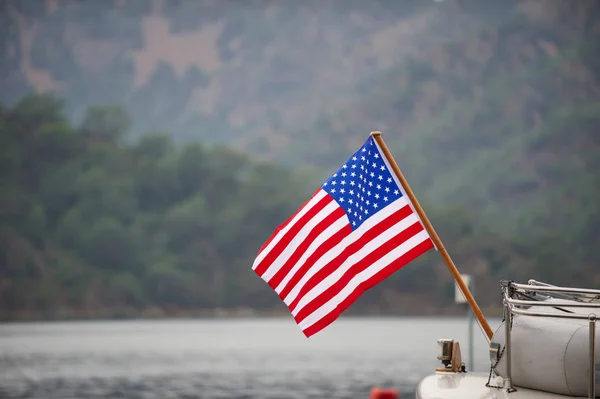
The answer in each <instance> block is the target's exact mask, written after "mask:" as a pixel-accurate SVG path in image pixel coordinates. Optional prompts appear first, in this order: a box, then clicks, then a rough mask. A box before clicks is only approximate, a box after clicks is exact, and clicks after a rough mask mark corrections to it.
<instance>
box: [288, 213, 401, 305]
mask: <svg viewBox="0 0 600 399" xmlns="http://www.w3.org/2000/svg"><path fill="white" fill-rule="evenodd" d="M411 214H412V209H411V208H410V206H408V205H405V206H403V207H402V208H400V209H398V210H397V211H396V212H394V213H392V214H391V215H390V216H388V217H387V218H385V219H383V220H382V221H381V222H379V223H378V224H376V225H375V226H373V227H372V228H371V229H369V230H367V231H365V233H364V234H363V235H362V236H361V237H360V238H359V239H358V240H356V241H355V242H353V243H352V244H350V245H348V246H347V247H346V248H344V250H343V251H342V252H341V253H340V254H339V255H338V256H337V257H335V258H334V259H332V260H331V261H330V262H329V263H328V264H327V265H325V266H324V267H323V268H322V269H321V270H319V271H318V272H316V273H315V274H314V275H313V276H312V277H311V278H310V279H309V280H308V281H307V282H306V284H304V286H303V287H302V289H300V292H299V293H298V295H297V296H296V298H295V299H294V300H293V301H292V303H290V305H289V308H290V310H291V311H294V309H295V308H296V306H298V302H300V300H301V299H302V297H303V296H304V295H306V294H307V293H308V292H309V291H310V290H312V289H313V288H314V287H315V286H316V285H317V284H319V283H320V282H321V281H323V280H324V279H325V278H327V277H328V276H329V275H330V274H331V273H333V272H334V271H336V270H337V269H338V267H340V266H341V265H342V263H344V262H345V261H346V259H348V258H349V257H350V256H352V255H354V254H355V253H356V252H358V251H360V250H361V249H362V248H363V247H364V246H365V245H366V244H367V243H369V242H370V241H371V240H373V239H375V238H376V237H377V236H379V235H380V234H381V233H383V232H384V231H386V230H387V229H389V228H390V227H392V226H393V225H395V224H396V223H398V222H400V221H402V220H403V219H405V218H406V217H408V216H410V215H411Z"/></svg>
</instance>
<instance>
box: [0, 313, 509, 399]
mask: <svg viewBox="0 0 600 399" xmlns="http://www.w3.org/2000/svg"><path fill="white" fill-rule="evenodd" d="M489 322H490V324H491V326H492V328H493V329H495V328H496V327H497V326H498V325H499V323H500V320H496V319H493V320H490V321H489ZM467 334H468V330H467V319H466V317H465V318H440V319H434V318H341V319H338V320H337V321H335V322H334V323H333V324H332V325H330V326H329V327H327V328H326V329H325V330H323V331H321V332H320V333H318V334H317V335H315V336H313V337H311V338H310V339H307V338H305V337H304V335H302V333H301V332H300V330H299V328H298V327H297V326H296V324H295V323H294V321H293V320H292V319H291V317H289V318H278V319H228V320H223V319H217V320H151V321H93V322H63V323H30V324H25V323H23V324H17V323H15V324H0V397H1V398H40V399H41V398H144V399H146V398H148V399H150V398H156V399H169V398H210V399H213V398H214V399H218V398H245V399H255V398H320V399H323V398H368V396H369V392H370V390H371V388H372V387H374V386H387V387H394V388H396V389H398V390H399V391H400V396H401V397H402V398H410V397H414V396H413V395H414V390H415V387H416V385H417V383H418V382H419V380H420V379H421V378H422V377H424V376H425V375H427V374H429V373H431V372H432V371H433V369H434V368H435V367H438V360H437V359H436V340H437V339H438V338H453V339H457V340H459V341H460V342H461V349H462V353H463V360H464V361H468V349H467V348H468V346H467V336H468V335H467ZM473 337H474V349H475V350H474V354H475V362H474V363H475V365H474V368H475V369H476V370H485V371H487V370H488V364H489V360H488V356H487V343H486V340H485V338H484V336H483V334H482V333H481V332H480V329H479V327H478V325H477V324H476V323H475V324H474V326H473Z"/></svg>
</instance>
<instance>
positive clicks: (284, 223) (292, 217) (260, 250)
mask: <svg viewBox="0 0 600 399" xmlns="http://www.w3.org/2000/svg"><path fill="white" fill-rule="evenodd" d="M319 191H321V189H320V188H319V189H318V190H317V191H315V192H314V193H313V195H312V196H311V197H310V198H309V199H308V200H307V201H306V202H304V204H302V206H301V207H300V208H298V210H297V211H296V212H294V214H293V215H292V216H290V217H289V218H288V219H287V220H286V221H285V222H283V223H282V224H280V225H279V226H278V227H277V228H276V229H275V231H274V232H273V234H271V236H270V237H269V238H268V239H267V241H266V242H265V243H264V244H263V245H262V247H260V249H259V250H258V253H257V254H256V257H258V255H260V253H261V252H262V251H263V250H264V249H265V248H266V247H267V246H268V245H269V244H270V243H271V241H273V239H274V238H275V237H276V236H277V233H279V231H281V230H282V229H284V228H285V227H286V226H287V225H288V224H290V222H291V221H292V219H294V218H295V217H296V215H297V214H298V213H300V211H301V210H302V209H303V208H304V207H305V206H306V204H308V203H309V202H310V201H311V200H312V199H313V198H314V197H315V195H317V193H318V192H319Z"/></svg>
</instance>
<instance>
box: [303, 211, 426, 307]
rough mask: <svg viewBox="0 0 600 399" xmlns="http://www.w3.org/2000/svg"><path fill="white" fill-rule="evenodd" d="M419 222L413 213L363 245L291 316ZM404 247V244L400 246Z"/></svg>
mask: <svg viewBox="0 0 600 399" xmlns="http://www.w3.org/2000/svg"><path fill="white" fill-rule="evenodd" d="M418 221H419V218H418V217H417V215H415V214H414V213H411V214H410V215H408V216H407V217H405V218H404V219H402V220H401V221H399V222H398V223H396V224H394V225H393V226H391V227H390V228H388V229H387V230H385V231H384V232H382V233H381V234H379V235H378V236H377V237H375V238H373V239H372V240H371V241H369V242H368V243H366V244H365V246H363V247H362V248H361V249H360V250H359V251H357V252H355V253H354V254H352V255H351V256H350V257H348V258H347V259H346V260H345V261H344V263H342V264H341V265H340V267H338V268H337V269H336V270H335V271H334V272H333V273H331V274H330V275H328V276H327V277H325V278H324V279H323V280H321V281H320V282H319V284H317V285H315V286H314V287H313V288H312V289H311V290H310V291H309V292H307V293H306V295H304V296H303V297H302V299H301V300H300V302H298V306H296V308H295V309H294V310H293V311H292V315H294V316H296V315H297V314H298V312H300V311H301V310H302V308H304V307H305V306H306V305H308V304H309V303H310V302H311V301H312V300H314V299H315V298H317V297H318V296H319V295H321V294H322V293H323V292H325V291H326V290H327V289H329V288H330V287H331V286H332V285H334V284H335V283H337V282H338V281H339V280H340V279H341V278H342V276H343V275H344V274H346V272H347V271H348V270H350V268H351V267H352V266H354V265H355V264H356V263H357V262H359V261H360V260H361V259H363V258H365V257H366V256H368V255H369V254H370V253H371V252H373V251H375V250H376V249H377V248H379V247H381V246H382V245H383V244H385V243H386V242H388V241H389V240H390V239H392V238H394V237H395V236H397V235H398V234H400V233H401V232H403V231H404V230H406V229H407V228H409V227H410V226H412V225H413V224H415V223H416V222H418ZM402 245H404V243H403V244H402Z"/></svg>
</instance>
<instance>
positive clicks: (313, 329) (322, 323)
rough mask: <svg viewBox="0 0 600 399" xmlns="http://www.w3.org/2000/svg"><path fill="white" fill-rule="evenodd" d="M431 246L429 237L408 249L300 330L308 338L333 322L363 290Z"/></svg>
mask: <svg viewBox="0 0 600 399" xmlns="http://www.w3.org/2000/svg"><path fill="white" fill-rule="evenodd" d="M432 248H433V242H432V241H431V240H430V239H429V240H426V241H424V242H422V243H420V244H419V245H417V246H416V247H414V248H412V249H411V250H410V251H408V252H407V253H405V254H404V255H402V256H401V257H400V258H398V259H396V260H395V261H394V262H392V263H391V264H389V265H388V266H386V267H385V268H383V269H382V270H380V271H379V272H378V273H377V274H375V275H374V276H372V277H371V278H369V279H368V280H365V281H363V282H362V283H360V284H359V285H358V287H356V289H355V290H354V291H353V292H352V293H351V294H350V295H349V296H348V297H347V298H346V299H344V300H343V301H342V302H341V303H340V304H339V305H338V306H336V308H335V309H333V310H332V311H331V312H330V313H328V314H327V315H325V316H324V317H322V318H321V319H319V320H318V321H317V322H316V323H314V324H313V325H312V326H310V327H307V328H306V329H304V330H302V332H303V333H304V335H305V336H306V337H307V338H308V337H310V336H312V335H314V334H316V333H318V332H319V331H321V330H322V329H324V328H325V327H327V326H328V325H330V324H331V323H333V322H334V321H335V320H336V319H337V318H338V317H339V316H340V315H341V314H342V312H343V311H344V310H346V309H347V308H348V307H349V306H350V305H352V304H353V303H354V302H355V301H356V300H357V299H358V298H359V297H360V296H361V295H362V294H363V293H364V292H365V291H367V290H368V289H370V288H372V287H374V286H375V285H377V284H379V283H380V282H382V281H383V280H385V279H386V278H388V277H389V276H390V275H392V274H393V273H394V272H396V271H398V270H399V269H400V268H402V267H403V266H405V265H406V264H408V263H409V262H411V261H413V260H414V259H416V258H418V257H419V256H421V255H422V254H424V253H425V252H427V251H429V250H430V249H432Z"/></svg>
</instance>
